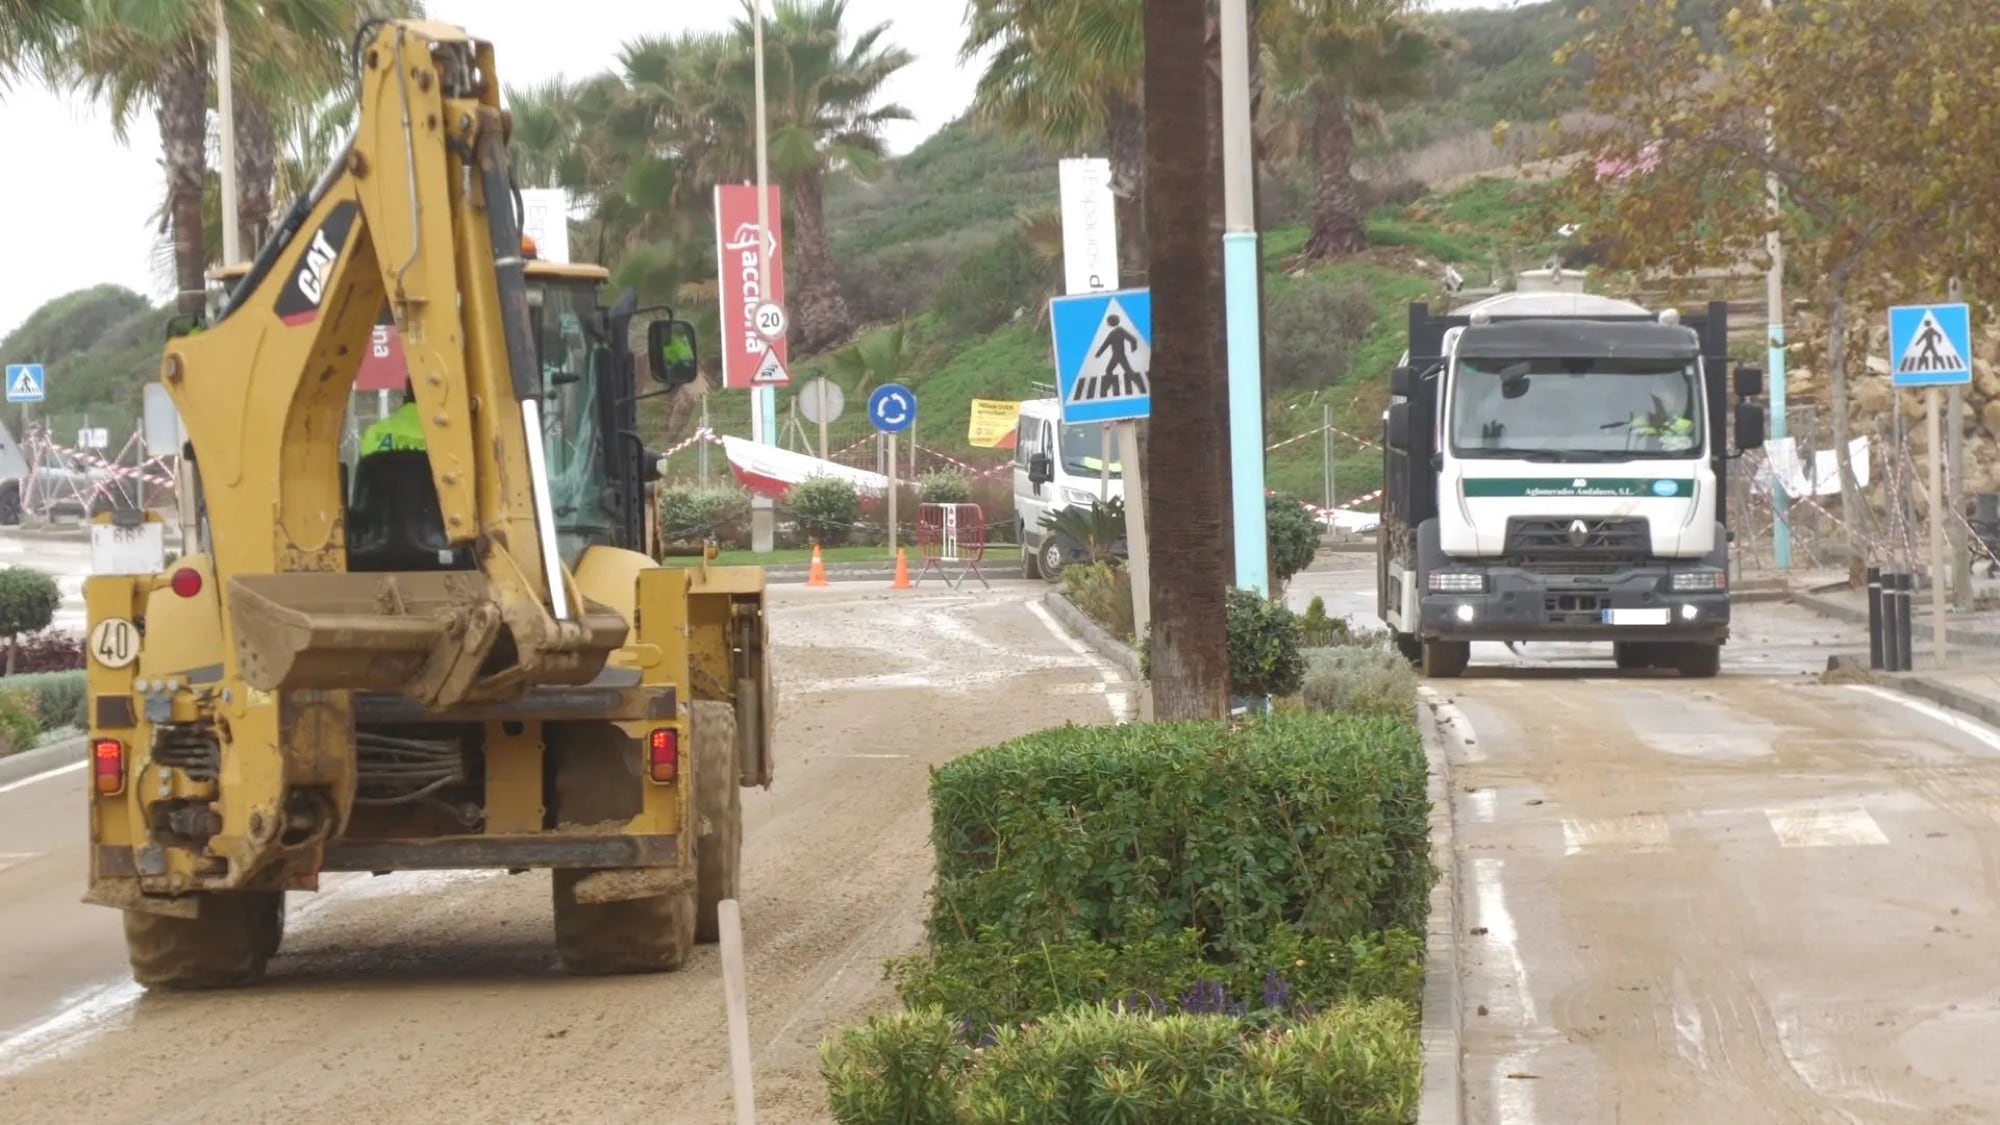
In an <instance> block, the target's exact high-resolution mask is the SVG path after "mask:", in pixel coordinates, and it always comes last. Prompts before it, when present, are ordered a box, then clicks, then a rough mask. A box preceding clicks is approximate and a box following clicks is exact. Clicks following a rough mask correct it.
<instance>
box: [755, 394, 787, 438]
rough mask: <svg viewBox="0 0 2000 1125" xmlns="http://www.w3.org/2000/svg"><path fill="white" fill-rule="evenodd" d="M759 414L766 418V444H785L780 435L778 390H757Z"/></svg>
mask: <svg viewBox="0 0 2000 1125" xmlns="http://www.w3.org/2000/svg"><path fill="white" fill-rule="evenodd" d="M757 413H759V414H761V415H763V418H764V444H766V445H782V444H784V442H783V441H782V440H781V435H780V434H779V433H778V388H776V387H758V388H757Z"/></svg>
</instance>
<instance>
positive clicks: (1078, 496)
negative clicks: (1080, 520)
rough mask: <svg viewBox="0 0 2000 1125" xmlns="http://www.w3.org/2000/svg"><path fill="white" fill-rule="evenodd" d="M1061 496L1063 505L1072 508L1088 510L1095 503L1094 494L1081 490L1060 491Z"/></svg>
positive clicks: (1095, 497)
mask: <svg viewBox="0 0 2000 1125" xmlns="http://www.w3.org/2000/svg"><path fill="white" fill-rule="evenodd" d="M1062 496H1063V503H1065V504H1068V505H1069V506H1071V507H1073V508H1088V507H1090V506H1091V505H1092V504H1095V503H1097V494H1096V493H1095V492H1085V491H1084V490H1083V489H1081V488H1065V489H1063V490H1062Z"/></svg>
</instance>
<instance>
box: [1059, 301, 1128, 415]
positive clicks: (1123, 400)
mask: <svg viewBox="0 0 2000 1125" xmlns="http://www.w3.org/2000/svg"><path fill="white" fill-rule="evenodd" d="M1049 324H1050V327H1051V329H1052V332H1053V334H1054V336H1055V352H1056V386H1057V392H1058V394H1059V396H1060V397H1059V399H1058V401H1059V402H1060V404H1061V407H1062V420H1063V423H1064V424H1065V425H1078V424H1081V423H1088V422H1136V421H1138V420H1140V419H1142V418H1145V417H1147V416H1149V415H1150V414H1151V413H1152V412H1153V293H1152V290H1150V289H1117V290H1111V291H1108V292H1100V293H1077V294H1074V295H1071V296H1068V297H1057V298H1055V299H1054V300H1052V301H1050V302H1049Z"/></svg>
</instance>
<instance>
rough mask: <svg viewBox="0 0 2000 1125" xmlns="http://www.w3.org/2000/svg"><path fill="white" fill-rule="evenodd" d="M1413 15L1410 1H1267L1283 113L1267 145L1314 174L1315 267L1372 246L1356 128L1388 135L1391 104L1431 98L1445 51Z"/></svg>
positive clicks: (1266, 46) (1310, 249) (1267, 50)
mask: <svg viewBox="0 0 2000 1125" xmlns="http://www.w3.org/2000/svg"><path fill="white" fill-rule="evenodd" d="M1409 12H1410V3H1409V0H1267V3H1266V5H1265V10H1264V12H1263V14H1262V18H1261V20H1260V24H1261V30H1262V31H1263V35H1262V36H1261V40H1262V44H1263V54H1264V61H1265V69H1266V70H1267V71H1268V72H1269V73H1270V74H1271V76H1272V78H1271V81H1272V85H1273V87H1274V90H1273V93H1274V94H1275V101H1276V102H1277V105H1276V106H1275V107H1274V108H1275V109H1277V110H1278V111H1279V112H1278V114H1277V116H1278V117H1279V123H1278V127H1277V128H1275V129H1274V130H1272V132H1271V134H1270V135H1269V137H1268V138H1267V139H1269V140H1271V141H1273V142H1275V143H1274V145H1273V147H1274V148H1276V149H1278V150H1281V151H1282V150H1290V153H1291V154H1293V155H1300V154H1303V155H1306V156H1308V157H1309V159H1310V160H1311V161H1312V167H1313V179H1314V190H1313V205H1312V232H1311V234H1310V236H1309V237H1308V238H1307V241H1306V247H1305V254H1304V257H1305V259H1306V260H1321V259H1326V258H1332V257H1337V256H1340V255H1344V254H1352V253H1355V252H1357V251H1360V250H1362V249H1363V248H1365V247H1366V246H1367V244H1368V227H1367V221H1366V216H1365V215H1364V214H1363V213H1362V208H1361V193H1360V190H1359V188H1358V187H1357V186H1356V184H1355V181H1354V130H1355V127H1356V126H1357V125H1360V126H1365V127H1369V128H1375V129H1379V128H1380V127H1381V125H1382V119H1383V117H1382V105H1383V103H1384V102H1386V101H1392V100H1396V99H1401V98H1409V97H1415V96H1419V95H1421V94H1422V93H1423V92H1424V91H1425V90H1426V89H1427V88H1428V86H1429V83H1430V67H1431V65H1432V64H1433V63H1434V62H1435V61H1437V59H1438V58H1439V57H1441V56H1442V54H1443V52H1444V48H1445V45H1444V42H1443V40H1442V39H1441V38H1440V37H1439V36H1437V35H1435V34H1433V33H1432V32H1431V31H1429V30H1428V29H1426V28H1424V27H1421V26H1419V25H1417V24H1416V23H1415V22H1414V21H1413V20H1412V19H1411V18H1410V14H1409Z"/></svg>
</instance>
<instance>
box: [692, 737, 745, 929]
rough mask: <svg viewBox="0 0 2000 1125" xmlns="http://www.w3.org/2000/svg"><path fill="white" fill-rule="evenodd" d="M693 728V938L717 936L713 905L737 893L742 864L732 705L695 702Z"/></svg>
mask: <svg viewBox="0 0 2000 1125" xmlns="http://www.w3.org/2000/svg"><path fill="white" fill-rule="evenodd" d="M688 710H689V711H690V712H691V714H692V716H693V717H692V720H691V723H692V726H693V728H694V734H693V737H692V739H691V740H690V741H692V742H693V743H694V756H693V757H694V804H695V818H696V820H697V821H698V822H699V829H698V832H697V835H696V839H695V844H694V858H695V866H696V874H695V878H696V882H697V884H698V887H699V900H700V901H699V903H698V904H697V909H696V913H695V922H694V938H695V941H696V942H698V943H700V944H702V945H708V944H711V943H713V942H716V941H720V940H721V925H720V923H719V922H718V921H717V918H716V907H717V906H718V905H720V904H721V902H722V900H723V899H726V898H736V897H737V888H738V887H739V886H740V884H741V872H742V864H743V787H742V786H741V785H740V784H738V781H739V778H738V775H739V774H740V773H741V772H742V771H741V769H740V768H739V767H738V765H737V756H736V708H735V707H733V706H731V705H729V704H727V703H696V704H694V705H692V706H691V707H689V708H688Z"/></svg>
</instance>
